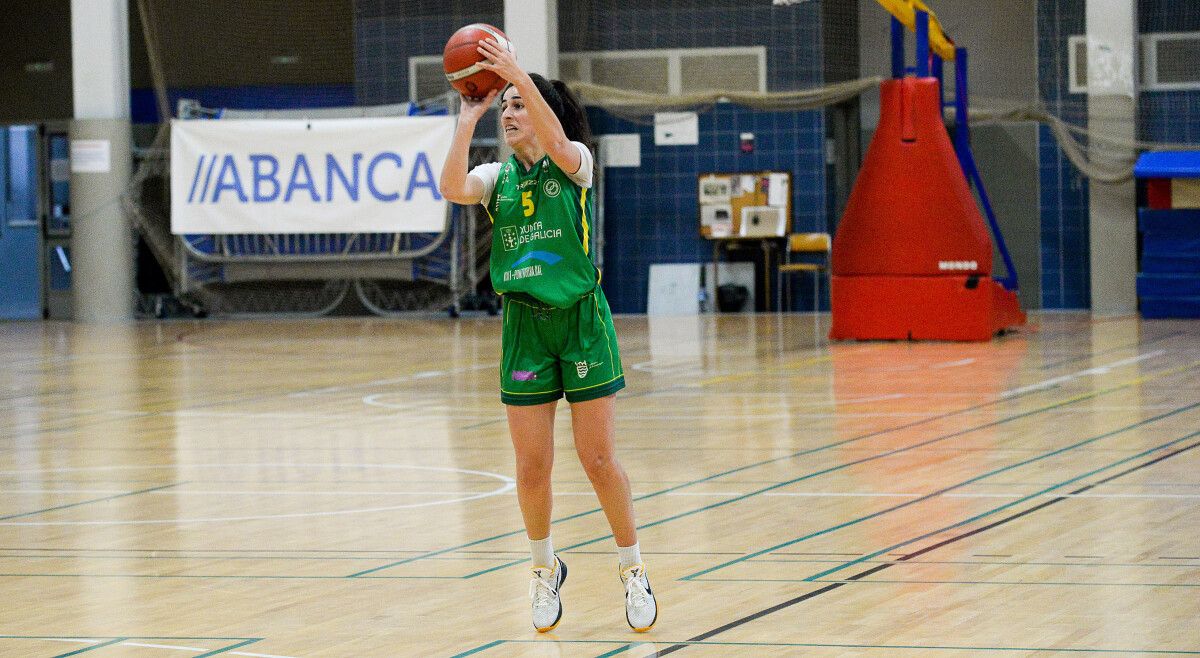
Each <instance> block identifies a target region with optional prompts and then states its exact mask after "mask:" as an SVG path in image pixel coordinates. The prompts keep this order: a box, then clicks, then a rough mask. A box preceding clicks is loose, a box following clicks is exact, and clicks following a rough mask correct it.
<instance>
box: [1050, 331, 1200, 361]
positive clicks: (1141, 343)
mask: <svg viewBox="0 0 1200 658" xmlns="http://www.w3.org/2000/svg"><path fill="white" fill-rule="evenodd" d="M1183 335H1185V334H1184V332H1182V331H1172V332H1170V333H1168V334H1164V335H1162V336H1159V337H1158V338H1152V339H1150V340H1143V341H1138V342H1136V343H1131V344H1129V345H1118V346H1117V347H1110V348H1108V349H1106V350H1101V351H1099V352H1093V353H1091V354H1082V355H1080V356H1076V357H1072V358H1070V359H1065V360H1062V361H1056V362H1054V363H1047V364H1044V365H1042V366H1041V367H1040V369H1041V370H1049V369H1051V368H1054V367H1057V366H1061V365H1064V364H1067V363H1071V362H1073V361H1082V360H1084V359H1094V358H1096V357H1097V356H1101V355H1104V354H1110V353H1112V352H1119V351H1121V350H1128V349H1137V348H1140V347H1145V346H1147V345H1153V344H1154V343H1160V342H1162V341H1164V340H1167V339H1168V338H1175V337H1176V336H1183Z"/></svg>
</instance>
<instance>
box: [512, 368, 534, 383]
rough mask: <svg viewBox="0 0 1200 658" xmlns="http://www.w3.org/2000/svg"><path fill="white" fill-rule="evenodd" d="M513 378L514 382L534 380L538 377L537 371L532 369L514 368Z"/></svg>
mask: <svg viewBox="0 0 1200 658" xmlns="http://www.w3.org/2000/svg"><path fill="white" fill-rule="evenodd" d="M512 378H513V381H514V382H532V381H535V380H536V379H537V373H536V372H534V371H532V370H514V371H513V374H512Z"/></svg>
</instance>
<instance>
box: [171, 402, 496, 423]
mask: <svg viewBox="0 0 1200 658" xmlns="http://www.w3.org/2000/svg"><path fill="white" fill-rule="evenodd" d="M376 406H380V407H383V406H384V405H376ZM441 406H444V407H445V408H446V409H447V411H446V412H445V413H432V414H411V413H407V414H387V415H371V416H367V415H363V414H361V413H358V414H306V413H295V412H289V411H283V412H280V411H270V412H251V411H186V410H185V411H173V412H168V413H167V414H165V415H167V416H173V417H175V418H241V419H263V420H355V421H373V422H379V421H385V420H386V421H397V420H447V419H452V420H454V421H455V422H457V421H459V420H471V419H488V418H496V417H497V416H496V414H465V413H460V412H458V411H453V410H452V406H451V405H441Z"/></svg>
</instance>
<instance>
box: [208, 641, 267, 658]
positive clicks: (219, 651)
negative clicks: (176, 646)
mask: <svg viewBox="0 0 1200 658" xmlns="http://www.w3.org/2000/svg"><path fill="white" fill-rule="evenodd" d="M258 641H259V638H250V639H249V640H243V641H241V642H238V643H237V644H231V645H229V646H227V647H225V648H224V649H217V650H216V651H209V652H208V653H202V654H200V655H199V656H192V658H209V656H216V655H220V654H223V653H226V652H228V651H233V650H234V649H240V648H242V647H244V646H246V645H247V644H254V643H255V642H258Z"/></svg>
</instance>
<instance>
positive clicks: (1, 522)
mask: <svg viewBox="0 0 1200 658" xmlns="http://www.w3.org/2000/svg"><path fill="white" fill-rule="evenodd" d="M237 466H253V467H262V466H288V467H292V468H295V467H319V468H327V467H328V464H305V463H296V462H291V463H289V462H280V463H273V462H259V463H249V464H189V465H188V466H187V467H188V468H192V469H201V468H221V469H227V468H231V467H237ZM339 467H340V468H352V467H353V468H359V469H371V468H376V469H380V468H381V469H396V470H405V469H410V470H416V471H436V472H445V473H456V474H468V475H480V476H487V477H491V478H493V479H495V480H499V481H500V482H501V486H500V487H498V488H496V489H493V490H492V491H481V492H473V493H472V494H471V495H468V496H464V497H462V498H448V499H443V500H434V501H427V502H422V503H407V504H404V505H390V506H386V507H371V508H359V509H348V510H332V511H325V512H296V513H288V514H260V515H253V516H230V517H195V518H187V519H179V518H174V519H138V520H132V521H117V520H100V521H16V522H10V521H8V519H12V518H18V517H21V516H28V515H30V514H39V513H41V512H47V511H52V510H55V509H65V508H67V507H75V506H78V505H85V504H88V503H90V502H99V501H103V500H111V499H114V498H121V497H123V496H129V495H133V494H136V493H146V492H152V491H156V490H158V489H165V488H168V487H175V486H180V485H183V484H188V482H177V483H175V484H170V485H166V486H163V487H154V488H151V489H145V490H143V491H137V492H131V493H128V494H123V495H121V496H109V497H106V498H98V499H96V500H92V501H85V502H83V503H74V504H71V505H61V506H59V507H53V508H50V509H48V510H41V512H30V513H28V514H18V515H14V516H0V526H8V525H15V526H66V525H155V524H179V523H206V522H215V521H256V520H262V519H289V518H310V517H321V516H340V515H347V514H368V513H374V512H388V511H393V510H399V509H413V508H418V507H434V506H437V505H446V504H449V503H460V502H466V501H469V500H477V499H480V498H487V497H490V496H495V495H499V494H503V493H507V492H508V491H511V490H512V489H513V488H515V487H516V480H514V479H513V478H511V477H508V476H507V475H500V474H499V473H489V472H487V471H473V470H469V469H464V468H452V467H443V466H418V465H415V464H339ZM175 468H176V467H175V466H173V465H146V466H134V465H116V466H80V467H66V468H49V469H27V470H24V471H0V474H27V473H57V472H79V471H84V472H86V471H96V470H105V471H123V470H124V471H128V470H133V471H137V470H157V469H175Z"/></svg>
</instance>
